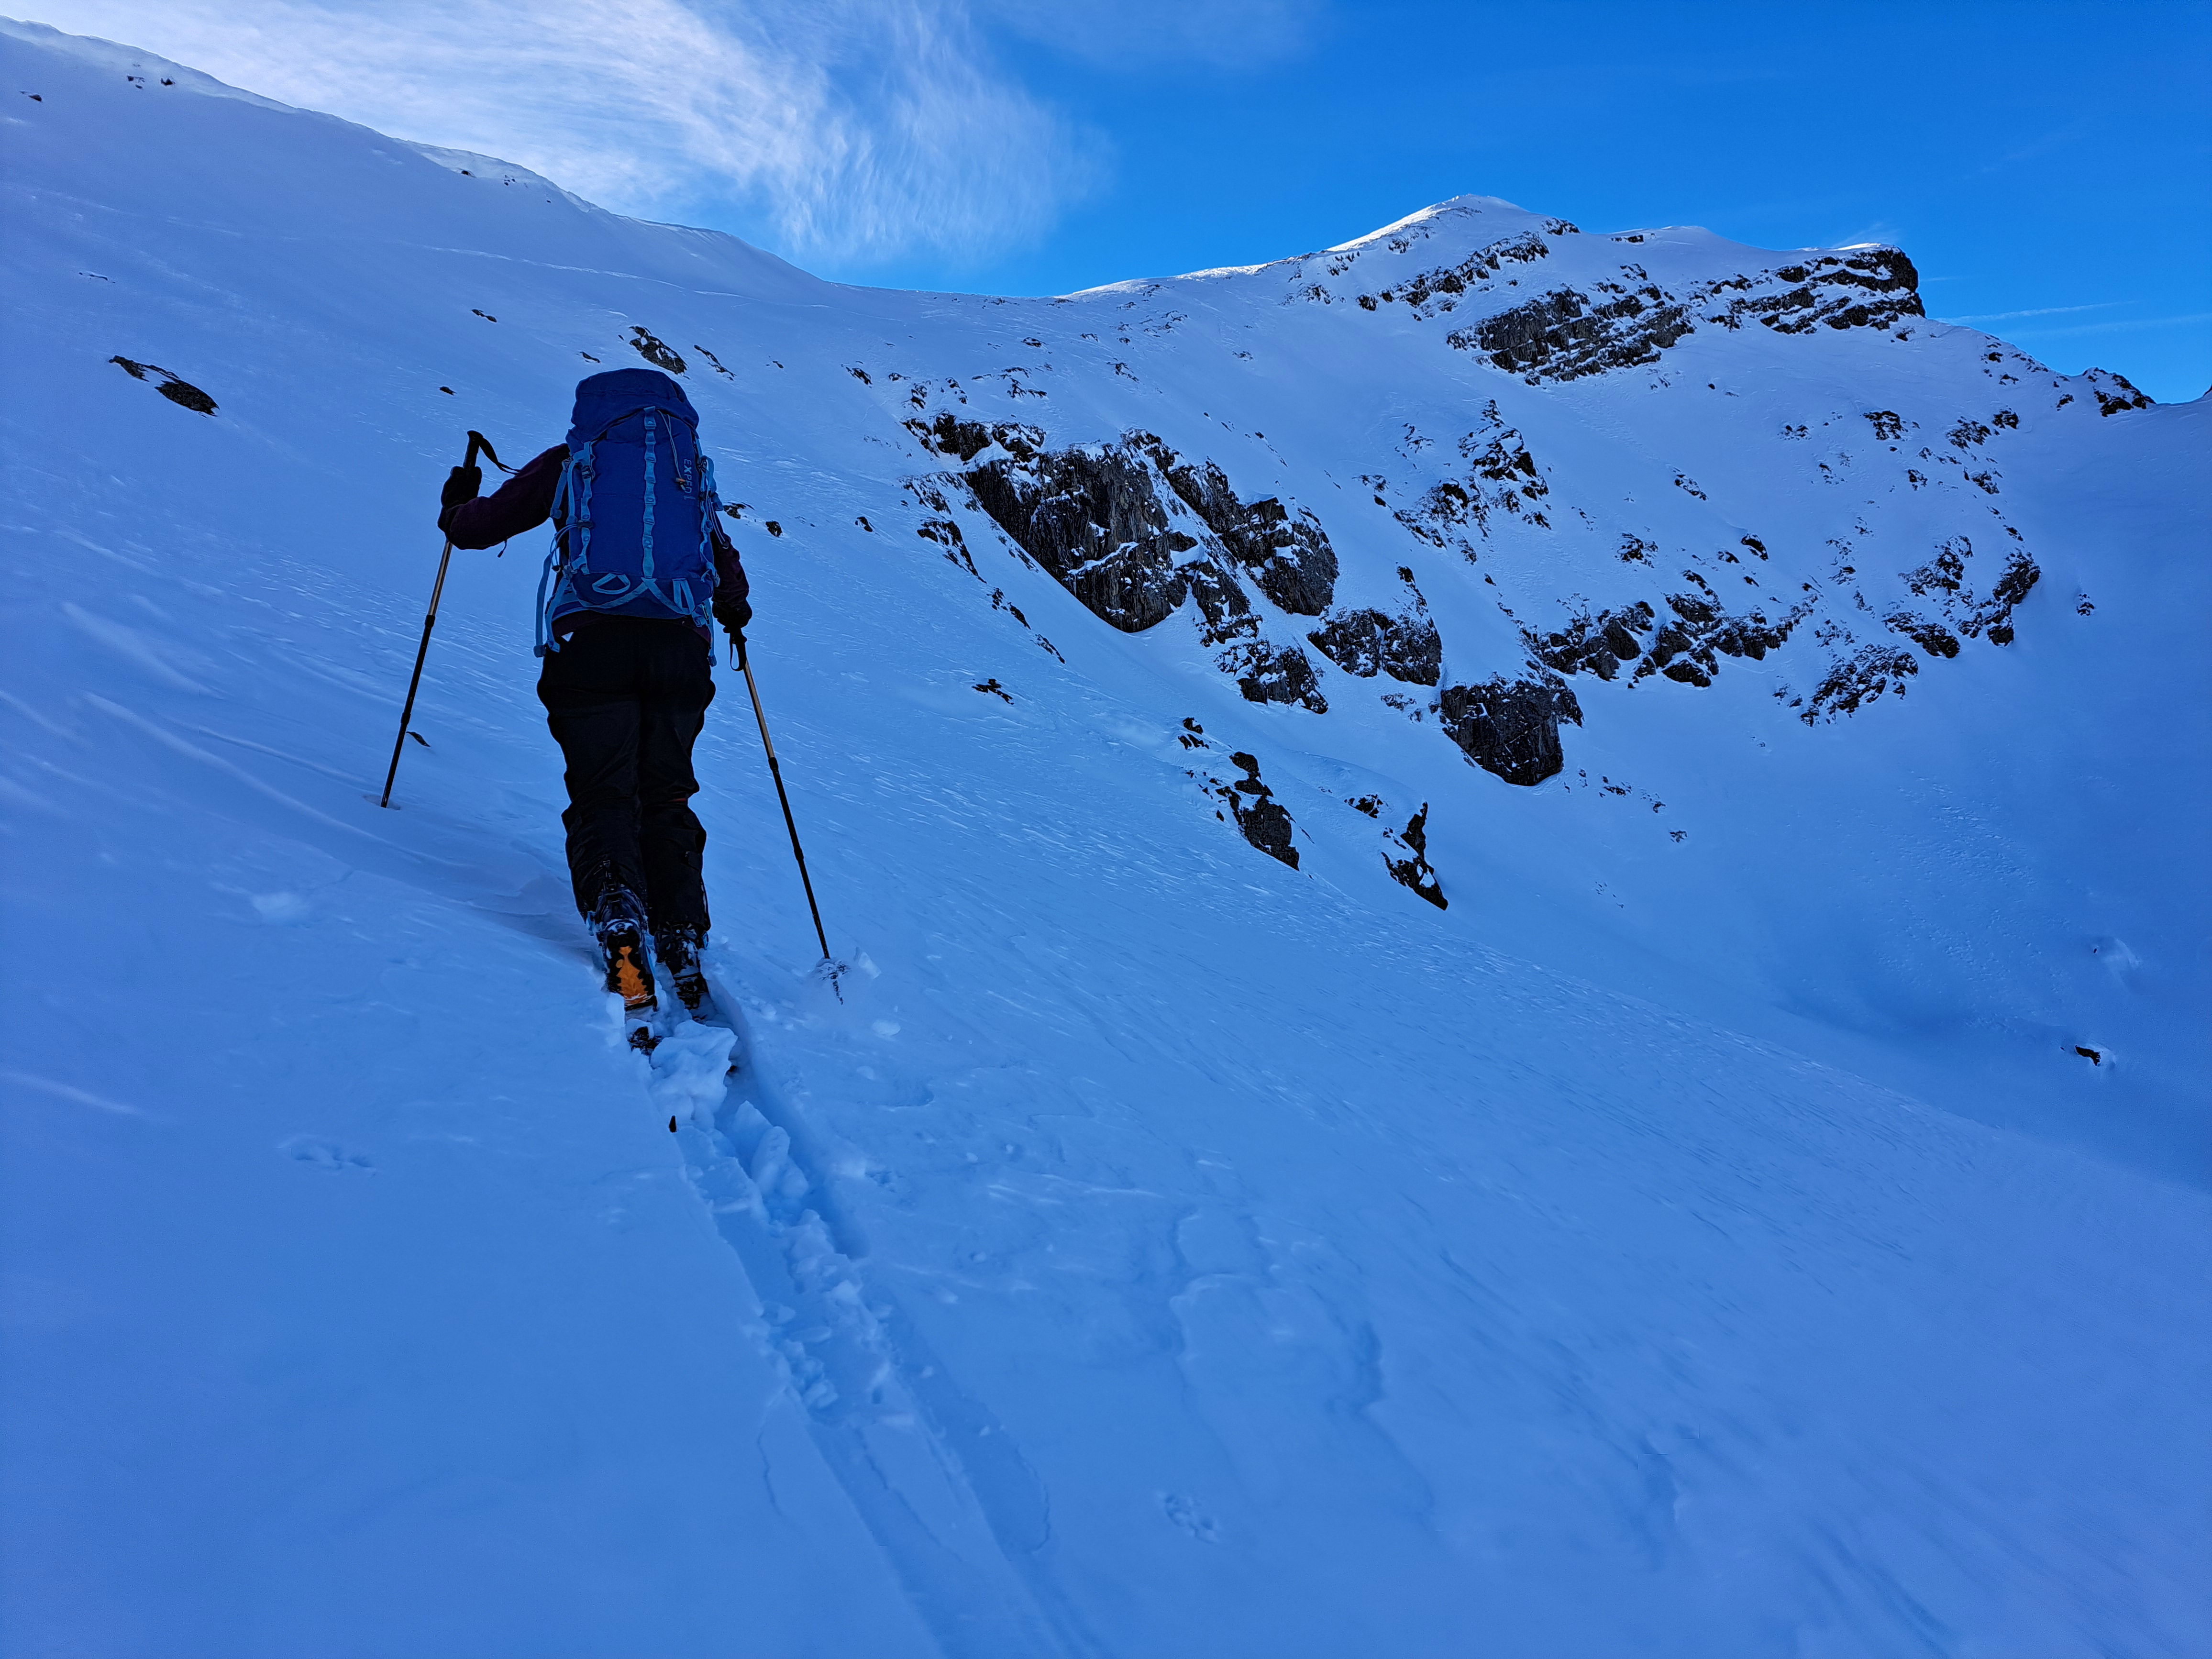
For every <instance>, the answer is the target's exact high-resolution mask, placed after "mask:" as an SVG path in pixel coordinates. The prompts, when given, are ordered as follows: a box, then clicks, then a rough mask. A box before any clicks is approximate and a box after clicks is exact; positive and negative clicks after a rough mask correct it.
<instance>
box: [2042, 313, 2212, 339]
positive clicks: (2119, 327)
mask: <svg viewBox="0 0 2212 1659" xmlns="http://www.w3.org/2000/svg"><path fill="white" fill-rule="evenodd" d="M2192 323H2212V311H2191V312H2187V313H2183V314H2181V315H2179V316H2174V317H2130V318H2127V319H2124V320H2121V321H2118V322H2111V323H2073V324H2069V325H2067V326H2066V327H2064V328H2021V329H2015V330H2013V332H2014V333H2015V334H2016V335H2018V336H2019V337H2021V338H2022V339H2030V340H2055V339H2058V338H2061V337H2064V336H2069V335H2075V334H2124V333H2128V332H2130V331H2134V330H2136V329H2140V328H2181V327H2184V326H2185V325H2189V324H2192Z"/></svg>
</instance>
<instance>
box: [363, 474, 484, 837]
mask: <svg viewBox="0 0 2212 1659" xmlns="http://www.w3.org/2000/svg"><path fill="white" fill-rule="evenodd" d="M479 449H481V450H482V451H483V453H485V454H487V455H489V456H490V457H491V464H492V465H494V466H496V467H498V468H499V470H500V471H502V472H509V471H513V468H511V467H508V466H507V465H503V464H502V463H501V460H500V459H499V452H498V451H497V450H495V449H494V448H493V447H491V444H490V441H489V440H487V439H486V438H485V436H484V435H483V433H481V432H471V433H470V434H469V453H468V456H467V458H466V459H464V460H463V461H462V462H461V465H463V466H465V467H470V466H474V465H476V464H477V451H478V450H479ZM452 561H453V538H452V537H450V536H448V537H447V538H446V550H445V551H444V552H442V553H441V554H440V555H438V580H437V581H436V582H435V584H433V585H432V586H431V589H430V609H429V611H428V613H427V614H426V615H425V616H424V617H423V618H422V644H421V645H420V646H418V647H416V651H415V673H414V676H413V678H410V679H409V681H408V682H407V706H406V707H405V708H402V709H401V710H400V711H399V735H398V737H396V738H393V739H392V765H391V768H390V769H389V770H387V771H386V773H385V775H384V799H381V800H380V801H378V802H377V803H376V804H377V805H379V806H389V805H392V780H393V779H394V778H397V777H398V775H399V757H400V754H401V752H402V751H403V750H405V749H406V747H407V727H408V723H409V722H410V721H411V720H413V719H414V718H415V693H416V690H417V689H418V688H419V687H420V686H421V685H422V662H423V659H425V658H427V657H428V655H429V654H430V630H431V629H433V628H435V627H436V626H437V625H438V600H439V598H440V596H441V595H442V594H443V593H444V592H445V591H446V567H447V564H449V563H451V562H452Z"/></svg>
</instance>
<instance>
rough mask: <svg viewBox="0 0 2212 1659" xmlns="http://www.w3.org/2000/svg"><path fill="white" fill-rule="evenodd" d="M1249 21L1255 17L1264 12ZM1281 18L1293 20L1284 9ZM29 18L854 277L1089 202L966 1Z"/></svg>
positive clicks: (275, 0)
mask: <svg viewBox="0 0 2212 1659" xmlns="http://www.w3.org/2000/svg"><path fill="white" fill-rule="evenodd" d="M1255 3H1261V0H1255ZM1285 3H1287V0H1285ZM40 13H41V17H42V20H43V21H48V22H51V23H52V24H54V25H55V26H56V27H60V28H64V29H67V30H70V31H72V32H74V33H89V34H99V35H104V36H106V37H107V38H109V39H111V40H119V41H122V42H124V43H125V44H128V45H131V46H139V47H142V48H143V49H146V50H148V51H151V52H158V53H161V55H163V56H165V57H167V58H173V59H175V60H177V61H178V62H179V63H183V64H189V65H191V67H193V68H195V69H199V70H205V71H207V72H208V73H209V74H211V75H214V76H217V77H218V78H220V79H222V80H225V81H228V82H233V83H234V84H236V85H238V86H240V87H242V88H246V90H248V91H252V92H258V93H261V94H265V95H267V96H269V97H272V98H277V99H282V100H284V101H285V102H288V103H292V104H297V105H300V106H303V107H306V108H310V109H318V110H323V111H326V112H330V113H331V114H335V115H339V116H343V117H344V118H347V119H349V120H355V121H359V122H362V124H363V125H369V126H374V127H376V128H378V129H380V130H381V131H387V132H390V133H392V134H393V135H394V136H396V137H404V138H412V139H416V140H419V141H422V142H424V143H433V144H441V145H445V146H447V147H450V148H452V149H470V150H476V151H479V152H482V153H483V154H487V155H496V156H499V157H501V159H504V160H507V161H516V162H520V163H521V164H522V165H523V166H525V167H531V168H532V169H534V170H535V171H537V172H539V173H544V175H545V176H546V177H548V178H550V179H554V180H555V181H556V183H559V184H561V185H565V186H567V187H568V188H569V189H571V190H574V191H576V192H578V193H579V194H580V195H583V196H586V197H590V198H592V200H594V201H598V202H600V203H603V204H605V205H607V206H609V207H612V208H615V209H617V210H621V211H623V212H629V213H635V214H641V215H647V216H655V217H682V218H688V219H690V220H691V221H693V222H708V223H713V224H716V225H720V226H722V227H724V228H730V229H733V230H737V231H738V232H740V233H741V234H750V235H751V236H752V237H753V238H754V239H755V240H764V241H767V242H769V244H770V245H771V246H775V247H776V248H777V250H778V251H779V252H785V253H787V254H790V255H792V256H793V257H795V258H800V259H802V260H814V261H817V262H827V263H829V264H833V265H842V266H845V267H848V268H851V267H865V266H866V265H867V264H872V263H873V262H876V261H879V260H887V259H890V258H895V257H900V256H910V255H912V254H915V253H916V252H930V253H934V254H936V255H938V256H939V257H940V258H945V260H946V261H947V262H948V263H951V264H958V263H965V262H968V261H971V260H972V261H975V262H977V263H980V262H981V261H982V260H983V259H985V258H987V257H989V256H990V255H992V254H994V253H995V252H1000V251H1002V250H1004V249H1005V248H1006V247H1007V246H1010V245H1012V244H1015V243H1018V242H1019V241H1021V240H1026V239H1028V238H1030V237H1032V236H1034V235H1036V234H1040V233H1042V231H1043V230H1044V229H1045V228H1048V226H1049V225H1050V223H1051V222H1052V221H1053V220H1054V217H1055V216H1056V215H1057V213H1058V212H1059V210H1060V209H1061V208H1062V207H1063V206H1065V205H1066V204H1067V203H1068V202H1069V201H1071V200H1072V199H1073V198H1075V197H1079V196H1080V195H1082V194H1083V193H1085V191H1086V190H1087V188H1088V187H1089V185H1090V184H1091V180H1092V179H1093V178H1094V176H1095V173H1096V171H1097V167H1098V165H1099V164H1098V162H1097V159H1096V156H1097V145H1096V143H1095V142H1094V141H1092V140H1091V139H1089V138H1088V137H1086V135H1085V134H1083V133H1082V132H1080V131H1077V130H1076V129H1074V128H1073V127H1072V126H1071V125H1069V124H1068V123H1067V122H1066V120H1064V119H1063V118H1060V116H1059V115H1057V114H1056V113H1055V112H1054V111H1052V110H1051V109H1049V108H1048V107H1047V106H1044V105H1043V104H1042V103H1040V102H1039V101H1038V100H1036V99H1035V98H1033V97H1032V96H1030V94H1028V93H1027V92H1025V91H1024V89H1023V88H1021V87H1020V86H1019V85H1018V84H1017V83H1015V82H1013V81H1012V80H1011V79H1009V78H1008V77H1007V76H1006V75H1005V74H1004V73H1003V72H1002V71H1001V70H999V69H998V68H997V67H996V66H995V65H994V62H993V60H992V58H991V56H990V53H989V51H988V49H987V45H986V44H985V42H984V41H983V40H981V37H980V35H979V33H978V32H977V30H976V28H975V24H974V21H973V20H972V18H971V16H970V15H969V11H968V9H967V6H966V3H965V0H440V3H430V0H46V3H44V4H43V5H42V6H41V7H40Z"/></svg>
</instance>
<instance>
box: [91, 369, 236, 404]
mask: <svg viewBox="0 0 2212 1659" xmlns="http://www.w3.org/2000/svg"><path fill="white" fill-rule="evenodd" d="M107 361H108V362H111V363H113V364H114V365H115V366H116V367H117V368H119V369H121V370H122V371H123V372H124V373H125V374H128V375H129V376H130V377H131V379H132V380H145V379H146V378H147V377H148V376H149V375H155V374H158V375H159V376H161V378H160V379H159V380H155V382H154V390H155V391H156V392H160V393H161V395H162V396H163V397H164V398H167V399H168V400H169V401H170V402H171V403H173V404H176V405H177V407H178V408H179V409H189V410H191V411H192V413H193V414H195V415H212V414H214V413H215V399H214V398H210V397H209V396H208V395H207V393H206V392H203V391H201V390H200V389H199V388H198V387H197V386H194V385H193V384H192V383H191V381H190V380H185V379H183V378H182V377H180V376H179V375H175V374H171V373H169V371H168V370H167V369H166V368H162V367H161V365H160V364H158V363H134V362H131V359H130V358H128V357H110V358H109V359H108V360H107Z"/></svg>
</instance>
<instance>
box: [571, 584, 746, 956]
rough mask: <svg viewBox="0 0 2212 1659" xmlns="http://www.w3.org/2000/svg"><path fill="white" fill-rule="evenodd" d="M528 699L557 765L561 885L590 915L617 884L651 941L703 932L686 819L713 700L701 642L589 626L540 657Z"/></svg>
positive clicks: (701, 896) (700, 891) (676, 632)
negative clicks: (564, 831) (562, 784)
mask: <svg viewBox="0 0 2212 1659" xmlns="http://www.w3.org/2000/svg"><path fill="white" fill-rule="evenodd" d="M544 662H545V666H544V669H543V671H540V673H539V675H538V701H539V702H542V703H544V705H545V723H546V725H547V726H550V727H551V728H552V732H553V736H554V738H555V740H556V742H558V743H559V744H560V745H561V752H562V756H563V757H565V758H566V759H567V761H568V811H565V812H563V813H562V815H561V822H562V823H564V824H566V825H567V826H568V876H569V879H570V881H571V882H572V883H573V884H574V887H575V892H576V908H577V909H579V910H580V911H582V912H583V913H584V914H585V915H590V914H591V912H592V907H593V906H594V905H595V904H597V903H598V902H599V894H600V891H601V890H602V889H603V888H604V887H605V886H606V885H607V884H609V883H611V882H612V883H619V884H621V885H623V886H625V887H627V888H629V890H631V891H632V892H634V893H636V894H638V895H640V896H642V897H643V898H644V900H645V902H646V912H647V918H648V920H649V921H650V922H651V925H652V927H653V931H654V932H655V933H665V932H666V931H668V930H669V929H671V928H675V927H696V928H697V929H698V930H699V931H700V932H702V933H704V932H705V931H706V929H707V890H706V887H705V884H704V883H703V882H702V878H701V876H700V860H701V857H702V854H704V853H705V851H706V848H707V832H706V830H705V829H702V828H701V827H700V824H699V820H698V819H697V818H696V817H694V816H693V815H692V812H691V805H690V801H691V797H692V796H693V795H695V794H696V793H698V789H699V780H698V779H697V778H696V777H695V776H693V775H692V772H691V744H692V743H693V741H694V740H695V739H696V738H697V737H698V735H699V728H700V727H701V726H703V725H704V724H705V723H706V720H707V705H708V703H710V702H714V676H713V675H712V673H710V672H709V671H708V651H707V641H705V640H703V639H702V638H701V637H700V636H699V635H698V633H697V631H696V630H695V629H692V628H691V627H690V625H689V624H687V623H680V622H659V621H653V620H650V619H647V618H645V617H591V618H589V619H588V620H587V621H586V622H585V623H583V624H582V625H581V626H580V627H579V628H578V629H576V631H575V632H574V634H572V635H569V636H568V639H566V640H565V641H562V646H561V648H560V649H559V650H558V651H556V652H552V653H549V654H548V655H547V656H546V658H545V659H544Z"/></svg>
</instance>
